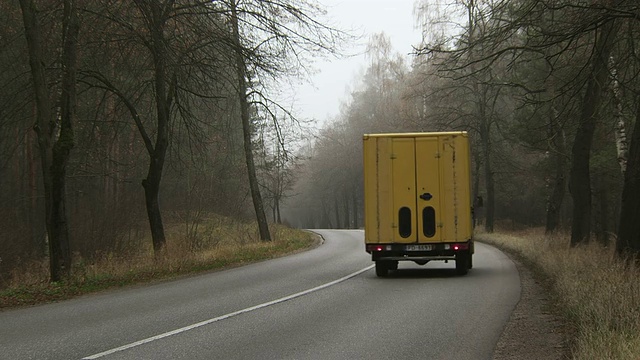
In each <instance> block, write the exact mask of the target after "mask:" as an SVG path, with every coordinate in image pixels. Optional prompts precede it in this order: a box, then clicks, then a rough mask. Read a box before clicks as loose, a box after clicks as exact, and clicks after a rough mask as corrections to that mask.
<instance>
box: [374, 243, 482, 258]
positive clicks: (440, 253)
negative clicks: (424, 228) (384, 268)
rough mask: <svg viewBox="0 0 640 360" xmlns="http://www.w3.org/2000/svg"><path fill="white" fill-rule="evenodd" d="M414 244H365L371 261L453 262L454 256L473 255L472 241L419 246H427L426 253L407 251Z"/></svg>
mask: <svg viewBox="0 0 640 360" xmlns="http://www.w3.org/2000/svg"><path fill="white" fill-rule="evenodd" d="M412 245H416V244H366V248H365V249H366V251H367V252H368V253H369V254H371V260H373V261H378V260H386V261H432V260H455V259H456V254H458V253H461V252H465V253H466V252H471V253H473V250H474V249H473V241H471V240H469V241H466V242H456V243H432V244H419V245H426V246H429V248H430V249H429V250H428V251H414V250H407V249H408V247H410V246H412Z"/></svg>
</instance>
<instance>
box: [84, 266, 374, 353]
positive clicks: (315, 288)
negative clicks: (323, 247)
mask: <svg viewBox="0 0 640 360" xmlns="http://www.w3.org/2000/svg"><path fill="white" fill-rule="evenodd" d="M374 266H375V265H370V266H367V267H366V268H364V269H361V270H358V271H356V272H354V273H351V274H349V275H347V276H345V277H341V278H340V279H338V280H334V281H331V282H328V283H326V284H323V285H320V286H316V287H314V288H311V289H308V290H305V291H301V292H299V293H296V294H293V295H289V296H285V297H283V298H280V299H276V300H273V301H269V302H266V303H263V304H260V305H256V306H252V307H248V308H246V309H242V310H238V311H235V312H232V313H229V314H226V315H222V316H218V317H215V318H213V319H209V320H205V321H201V322H199V323H195V324H193V325H189V326H185V327H183V328H180V329H176V330H173V331H169V332H166V333H164V334H159V335H156V336H152V337H150V338H147V339H143V340H140V341H136V342H133V343H130V344H127V345H123V346H120V347H117V348H114V349H111V350H107V351H103V352H101V353H98V354H95V355H90V356H87V357H84V358H82V360H90V359H98V358H101V357H104V356H107V355H110V354H113V353H117V352H119V351H123V350H127V349H131V348H134V347H137V346H140V345H143V344H146V343H150V342H152V341H156V340H160V339H164V338H166V337H169V336H173V335H177V334H180V333H183V332H187V331H189V330H193V329H196V328H199V327H201V326H205V325H208V324H212V323H214V322H217V321H220V320H225V319H228V318H230V317H234V316H236V315H240V314H244V313H248V312H251V311H254V310H258V309H262V308H265V307H267V306H271V305H275V304H279V303H282V302H285V301H289V300H291V299H295V298H298V297H300V296H304V295H307V294H309V293H312V292H315V291H318V290H322V289H325V288H328V287H329V286H333V285H336V284H338V283H341V282H343V281H345V280H349V279H351V278H352V277H355V276H358V275H360V274H362V273H363V272H365V271H368V270H370V269H372V268H373V267H374Z"/></svg>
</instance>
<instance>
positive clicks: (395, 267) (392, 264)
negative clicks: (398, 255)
mask: <svg viewBox="0 0 640 360" xmlns="http://www.w3.org/2000/svg"><path fill="white" fill-rule="evenodd" d="M389 270H398V262H397V261H390V262H389Z"/></svg>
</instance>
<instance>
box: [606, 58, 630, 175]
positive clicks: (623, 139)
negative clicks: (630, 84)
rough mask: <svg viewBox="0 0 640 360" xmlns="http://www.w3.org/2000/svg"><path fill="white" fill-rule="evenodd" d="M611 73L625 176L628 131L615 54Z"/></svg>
mask: <svg viewBox="0 0 640 360" xmlns="http://www.w3.org/2000/svg"><path fill="white" fill-rule="evenodd" d="M609 73H610V76H611V93H612V95H613V105H614V109H613V119H614V122H615V131H614V134H615V138H616V150H617V154H618V164H619V165H620V171H621V172H622V175H623V176H624V173H625V171H626V169H627V156H628V152H629V148H628V144H627V131H626V125H625V121H624V115H623V112H622V109H623V108H622V94H621V93H620V92H621V90H620V81H619V80H618V67H617V66H616V63H615V61H614V59H613V56H611V57H609Z"/></svg>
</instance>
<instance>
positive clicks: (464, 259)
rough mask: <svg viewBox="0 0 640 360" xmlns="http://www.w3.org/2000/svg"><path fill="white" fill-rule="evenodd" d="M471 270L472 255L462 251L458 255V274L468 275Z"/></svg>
mask: <svg viewBox="0 0 640 360" xmlns="http://www.w3.org/2000/svg"><path fill="white" fill-rule="evenodd" d="M470 268H471V253H469V252H468V251H462V252H459V253H458V254H456V273H457V274H458V275H466V274H467V273H468V272H469V269H470Z"/></svg>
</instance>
